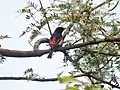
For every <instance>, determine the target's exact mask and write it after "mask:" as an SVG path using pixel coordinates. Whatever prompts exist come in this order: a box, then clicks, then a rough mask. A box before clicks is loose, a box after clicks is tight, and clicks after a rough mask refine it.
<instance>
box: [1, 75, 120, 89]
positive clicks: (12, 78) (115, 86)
mask: <svg viewBox="0 0 120 90" xmlns="http://www.w3.org/2000/svg"><path fill="white" fill-rule="evenodd" d="M83 76H87V77H91V78H94V79H95V80H98V81H100V82H102V83H104V84H108V85H110V86H112V87H113V88H118V89H120V86H117V85H114V84H112V83H110V82H107V81H104V80H101V79H100V78H97V77H95V76H93V75H90V74H79V75H75V76H73V77H74V78H78V77H83ZM0 80H30V81H38V82H53V81H58V78H43V79H40V78H39V79H38V78H35V79H29V78H27V77H0Z"/></svg>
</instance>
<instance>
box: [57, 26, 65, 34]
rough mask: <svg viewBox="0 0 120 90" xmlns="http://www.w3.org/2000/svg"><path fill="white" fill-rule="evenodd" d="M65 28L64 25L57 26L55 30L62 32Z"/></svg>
mask: <svg viewBox="0 0 120 90" xmlns="http://www.w3.org/2000/svg"><path fill="white" fill-rule="evenodd" d="M63 30H65V28H63V27H57V28H56V30H55V32H59V33H62V32H63Z"/></svg>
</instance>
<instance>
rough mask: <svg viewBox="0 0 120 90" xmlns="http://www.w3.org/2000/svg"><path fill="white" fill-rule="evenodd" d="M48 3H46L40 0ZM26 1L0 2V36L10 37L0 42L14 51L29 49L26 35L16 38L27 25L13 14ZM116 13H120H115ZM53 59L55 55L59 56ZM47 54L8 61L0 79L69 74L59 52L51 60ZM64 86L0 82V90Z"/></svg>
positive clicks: (46, 89)
mask: <svg viewBox="0 0 120 90" xmlns="http://www.w3.org/2000/svg"><path fill="white" fill-rule="evenodd" d="M43 1H44V2H45V1H46V2H47V3H48V1H49V0H43ZM26 3H27V0H1V2H0V11H1V14H0V35H9V36H10V37H12V39H5V40H3V41H1V40H0V44H1V45H2V47H3V48H7V49H13V50H32V47H31V46H30V45H29V44H28V39H29V35H25V36H23V37H22V38H19V35H20V34H21V33H22V31H23V30H25V28H26V26H27V25H28V22H27V20H25V17H24V16H18V14H17V13H16V11H18V10H19V9H20V8H22V7H24V6H26ZM118 13H119V12H118ZM58 55H59V58H58V57H55V56H58ZM46 56H47V55H44V56H42V57H41V58H39V57H35V58H9V57H7V58H6V59H7V60H6V61H5V62H4V63H3V64H0V76H23V74H24V71H25V70H26V69H28V68H33V70H34V71H35V72H36V73H38V74H39V75H40V76H45V77H57V73H60V72H61V71H62V70H65V71H70V68H69V69H68V68H62V66H63V63H62V58H63V57H62V53H56V55H54V56H53V59H51V60H48V59H46ZM63 88H64V85H61V84H59V83H58V82H46V83H45V82H44V83H41V82H32V81H29V82H28V81H0V89H1V90H33V89H35V90H41V89H42V90H60V89H63Z"/></svg>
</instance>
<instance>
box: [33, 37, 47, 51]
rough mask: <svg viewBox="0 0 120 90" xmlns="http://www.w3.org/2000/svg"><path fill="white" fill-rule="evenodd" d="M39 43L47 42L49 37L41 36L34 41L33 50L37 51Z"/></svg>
mask: <svg viewBox="0 0 120 90" xmlns="http://www.w3.org/2000/svg"><path fill="white" fill-rule="evenodd" d="M41 43H49V39H48V38H41V39H39V40H37V41H36V42H35V43H34V47H33V49H34V51H39V49H38V47H39V45H40V44H41Z"/></svg>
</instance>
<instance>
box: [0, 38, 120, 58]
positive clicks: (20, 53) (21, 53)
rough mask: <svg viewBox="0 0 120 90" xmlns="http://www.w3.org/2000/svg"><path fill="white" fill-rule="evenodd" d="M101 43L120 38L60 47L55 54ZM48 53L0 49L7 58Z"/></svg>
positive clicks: (116, 40)
mask: <svg viewBox="0 0 120 90" xmlns="http://www.w3.org/2000/svg"><path fill="white" fill-rule="evenodd" d="M102 42H120V37H118V38H106V39H98V40H93V41H88V42H85V43H79V44H75V45H69V46H65V47H60V48H58V49H56V50H55V52H57V51H61V52H63V51H64V50H69V49H75V48H80V47H85V46H87V45H93V44H99V43H102ZM48 52H49V49H48V50H39V51H38V52H35V51H18V50H9V49H2V48H0V54H1V55H3V56H7V57H36V56H42V55H44V54H47V53H48Z"/></svg>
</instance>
